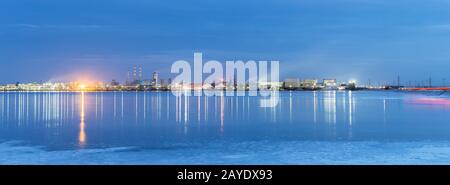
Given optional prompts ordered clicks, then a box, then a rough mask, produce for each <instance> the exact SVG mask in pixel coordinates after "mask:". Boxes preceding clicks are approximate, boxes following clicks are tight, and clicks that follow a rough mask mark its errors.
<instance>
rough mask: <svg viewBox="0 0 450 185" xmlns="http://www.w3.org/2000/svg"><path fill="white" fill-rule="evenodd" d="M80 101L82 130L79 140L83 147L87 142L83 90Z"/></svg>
mask: <svg viewBox="0 0 450 185" xmlns="http://www.w3.org/2000/svg"><path fill="white" fill-rule="evenodd" d="M80 101H81V102H80V106H81V107H80V132H79V134H78V142H79V144H80V147H83V146H84V144H85V143H86V133H85V131H84V92H81V99H80Z"/></svg>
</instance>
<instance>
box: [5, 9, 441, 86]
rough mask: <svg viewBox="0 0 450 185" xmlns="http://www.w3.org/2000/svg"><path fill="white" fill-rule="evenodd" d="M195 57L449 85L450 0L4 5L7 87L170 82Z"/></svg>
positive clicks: (317, 74) (292, 73)
mask: <svg viewBox="0 0 450 185" xmlns="http://www.w3.org/2000/svg"><path fill="white" fill-rule="evenodd" d="M194 52H203V56H204V60H208V59H215V60H219V61H225V60H237V59H242V60H250V59H252V60H279V61H280V70H281V78H285V77H299V78H338V79H339V80H342V81H344V80H349V79H357V80H358V81H360V82H363V83H364V82H365V81H367V80H368V79H369V78H370V79H371V80H372V81H373V82H392V81H394V80H395V79H396V78H397V75H400V76H401V78H402V80H404V81H409V80H411V81H412V82H413V83H414V82H415V81H425V80H427V79H428V78H429V77H432V78H433V81H434V83H436V84H438V83H443V79H448V80H446V81H449V82H450V74H449V71H450V70H449V69H450V1H445V0H428V1H419V0H409V1H406V0H398V1H392V0H329V1H325V0H298V1H293V0H288V1H282V0H267V1H257V0H254V1H242V0H227V1H212V0H192V1H181V0H180V1H173V0H160V1H152V0H147V1H144V0H103V1H102V0H99V1H91V0H76V1H75V0H74V1H60V0H39V1H38V0H34V1H32V0H8V1H7V0H5V1H0V83H11V82H16V81H20V82H28V81H41V80H42V81H48V80H70V79H74V78H79V77H80V76H84V77H86V78H95V79H99V80H104V81H110V80H111V79H113V78H114V79H117V80H119V81H124V80H125V77H126V72H127V70H130V69H131V68H132V67H133V65H134V64H138V65H142V67H143V69H144V77H147V78H150V76H151V72H152V71H155V70H157V71H159V72H160V73H161V74H162V76H163V77H164V76H166V77H167V76H168V74H169V71H170V66H171V64H172V62H174V61H175V60H180V59H183V60H188V61H192V60H193V53H194ZM449 84H450V83H449Z"/></svg>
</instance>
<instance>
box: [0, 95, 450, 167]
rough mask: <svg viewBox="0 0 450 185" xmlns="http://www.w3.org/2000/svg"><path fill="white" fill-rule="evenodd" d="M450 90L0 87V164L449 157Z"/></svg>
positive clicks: (386, 161)
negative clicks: (242, 92) (221, 93)
mask: <svg viewBox="0 0 450 185" xmlns="http://www.w3.org/2000/svg"><path fill="white" fill-rule="evenodd" d="M449 97H450V96H449V95H447V94H446V93H444V94H438V93H430V94H420V93H407V92H393V91H389V92H387V91H380V92H374V91H370V92H369V91H357V92H350V91H324V92H281V93H280V103H279V105H278V106H277V107H274V108H262V107H259V101H260V99H261V97H248V96H245V97H205V96H203V97H194V96H192V97H187V98H186V97H175V96H173V95H172V94H171V93H170V92H86V93H75V92H74V93H67V92H61V93H58V92H3V93H0V163H3V164H398V163H400V164H428V163H438V164H441V163H443V164H450V142H449V141H450V98H449Z"/></svg>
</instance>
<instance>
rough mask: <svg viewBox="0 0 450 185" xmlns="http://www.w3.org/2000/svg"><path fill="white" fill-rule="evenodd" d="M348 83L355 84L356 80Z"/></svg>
mask: <svg viewBox="0 0 450 185" xmlns="http://www.w3.org/2000/svg"><path fill="white" fill-rule="evenodd" d="M348 83H349V84H356V80H349V81H348Z"/></svg>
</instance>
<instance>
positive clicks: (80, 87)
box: [78, 84, 86, 90]
mask: <svg viewBox="0 0 450 185" xmlns="http://www.w3.org/2000/svg"><path fill="white" fill-rule="evenodd" d="M78 89H80V90H85V89H86V85H85V84H80V85H79V86H78Z"/></svg>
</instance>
